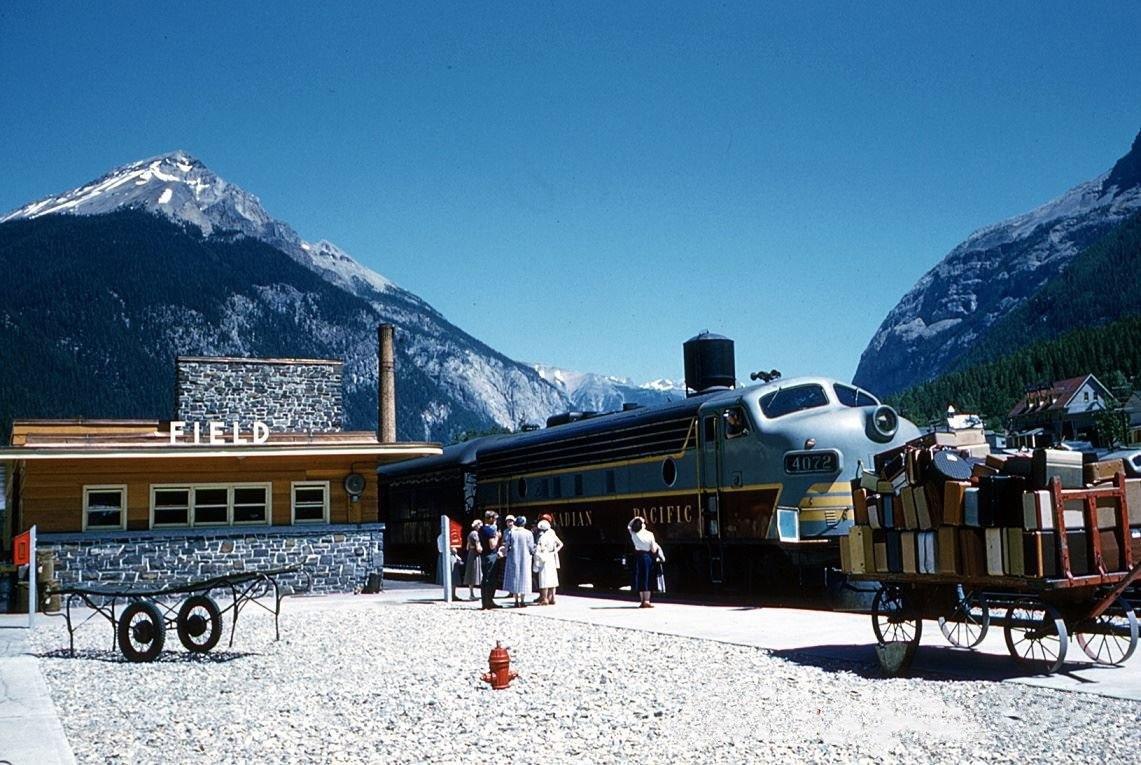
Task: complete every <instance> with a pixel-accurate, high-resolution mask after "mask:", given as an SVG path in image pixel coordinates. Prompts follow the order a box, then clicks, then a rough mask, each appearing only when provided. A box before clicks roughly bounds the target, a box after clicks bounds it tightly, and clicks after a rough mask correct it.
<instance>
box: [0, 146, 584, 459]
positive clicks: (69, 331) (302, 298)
mask: <svg viewBox="0 0 1141 765" xmlns="http://www.w3.org/2000/svg"><path fill="white" fill-rule="evenodd" d="M0 269H2V270H3V273H5V274H6V276H8V277H9V278H6V279H5V280H3V282H2V283H0V372H2V373H3V377H4V379H3V382H2V385H3V391H4V393H3V395H2V396H0V427H3V426H6V425H7V423H8V422H9V421H10V420H11V419H12V418H13V417H69V416H88V417H111V416H115V417H123V416H134V417H148V416H150V417H165V416H169V415H170V411H171V410H170V407H169V406H168V404H169V401H168V399H170V398H172V391H173V375H174V365H173V358H174V356H176V355H231V356H309V357H326V358H340V359H344V361H345V404H346V418H347V419H348V423H347V425H348V426H349V427H353V428H361V429H371V428H373V427H375V423H376V413H375V410H376V404H375V401H376V377H377V360H376V326H377V324H379V323H381V322H390V323H393V324H395V325H396V328H397V343H398V349H397V353H398V359H397V363H398V383H397V384H398V391H397V395H398V434H399V436H400V437H401V438H406V439H428V440H440V441H445V442H447V441H450V440H452V439H453V438H454V437H455V436H457V435H459V434H460V433H461V432H463V431H465V430H480V429H487V428H491V427H508V428H513V427H515V426H517V425H518V424H519V423H520V422H524V421H526V422H542V421H544V420H545V418H546V417H547V416H549V415H550V414H553V413H555V412H559V411H566V410H567V409H569V408H571V407H572V405H571V403H570V401H569V399H568V397H567V396H566V395H565V394H564V393H563V392H562V391H561V390H559V389H558V388H556V387H555V386H553V385H551V384H550V383H548V382H547V381H545V380H544V379H542V378H541V377H540V376H539V374H538V373H537V372H536V371H535V370H534V369H532V368H530V367H529V366H526V365H524V364H520V363H517V362H515V361H512V360H511V359H508V358H507V357H505V356H503V355H502V354H500V353H497V352H496V351H494V350H493V349H491V348H489V347H488V346H486V345H484V344H483V343H481V342H480V341H478V340H476V339H475V338H473V337H471V336H470V335H468V334H467V333H465V332H463V331H462V330H460V329H459V328H457V327H455V326H454V325H452V324H450V323H449V322H448V321H447V320H446V319H444V317H443V316H441V315H440V314H439V313H438V312H437V311H436V310H435V309H433V308H432V307H431V306H430V305H428V304H427V303H425V302H424V301H423V300H422V299H420V298H419V297H417V296H416V295H414V294H412V293H411V292H409V291H407V290H404V289H402V288H400V287H398V286H397V285H395V284H393V283H392V282H391V281H389V280H388V279H385V278H384V277H382V276H380V275H379V274H377V273H375V272H373V271H371V270H370V269H368V268H365V267H364V266H362V265H361V264H359V263H358V262H356V261H355V260H353V259H352V258H351V257H350V256H349V255H348V254H346V253H345V252H343V251H342V250H340V249H338V248H337V247H336V246H335V245H333V244H331V243H329V242H325V241H320V242H316V243H310V242H306V241H304V240H303V239H302V238H301V237H300V236H299V235H298V234H297V232H295V231H294V230H293V229H292V228H291V227H290V226H289V225H288V224H286V223H284V222H282V221H279V220H276V219H274V218H273V217H272V216H270V215H269V214H268V213H267V212H266V211H265V210H264V209H263V208H262V206H261V204H260V202H259V201H258V199H257V198H256V197H255V196H253V195H252V194H249V193H248V192H246V191H244V190H242V189H240V188H239V187H237V186H234V185H233V184H231V183H228V182H227V181H225V180H224V179H222V178H220V177H219V176H217V175H216V174H215V173H213V172H212V171H210V169H209V168H207V167H206V166H205V165H203V164H202V163H201V162H199V161H198V160H196V159H194V158H193V157H191V156H190V155H188V154H186V153H185V152H174V153H171V154H167V155H163V156H160V157H155V158H152V159H148V160H144V161H142V162H136V163H133V164H130V165H127V166H124V167H121V168H118V169H116V170H114V171H112V172H111V173H108V174H107V175H106V176H104V177H102V178H100V179H98V180H96V181H93V182H91V183H88V184H86V185H84V186H82V187H80V188H77V189H75V190H73V191H69V192H66V193H63V194H58V195H55V196H51V197H48V198H45V199H42V200H39V201H36V202H33V203H31V204H28V205H25V206H24V207H21V208H20V209H18V210H15V211H13V212H11V213H8V214H7V215H4V216H3V217H0ZM49 391H50V393H49Z"/></svg>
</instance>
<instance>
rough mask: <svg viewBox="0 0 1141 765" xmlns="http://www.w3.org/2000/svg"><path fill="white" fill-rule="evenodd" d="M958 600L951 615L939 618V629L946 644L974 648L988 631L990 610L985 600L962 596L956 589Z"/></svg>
mask: <svg viewBox="0 0 1141 765" xmlns="http://www.w3.org/2000/svg"><path fill="white" fill-rule="evenodd" d="M956 594H957V596H958V600H957V602H956V603H955V607H954V608H953V609H952V610H951V613H950V614H948V615H947V616H940V617H939V629H940V630H942V632H943V637H945V638H947V642H948V643H950V644H951V645H953V646H956V647H958V648H974V647H975V646H977V645H978V644H979V643H981V642H983V638H985V637H986V633H987V630H988V629H990V609H989V608H988V607H987V602H986V598H984V597H982V596H981V595H980V596H978V597H974V596H973V594H972V595H964V594H963V588H962V586H959V587H958V591H957V593H956Z"/></svg>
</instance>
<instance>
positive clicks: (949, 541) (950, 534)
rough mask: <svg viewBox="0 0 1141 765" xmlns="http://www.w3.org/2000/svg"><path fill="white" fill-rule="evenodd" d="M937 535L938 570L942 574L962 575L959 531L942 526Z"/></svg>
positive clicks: (952, 527) (951, 527)
mask: <svg viewBox="0 0 1141 765" xmlns="http://www.w3.org/2000/svg"><path fill="white" fill-rule="evenodd" d="M936 534H937V539H936V547H935V549H936V557H937V565H936V569H937V570H938V572H939V573H940V574H958V573H960V572H961V568H960V563H959V530H958V529H956V528H955V527H954V526H941V527H940V528H939V531H938V532H936Z"/></svg>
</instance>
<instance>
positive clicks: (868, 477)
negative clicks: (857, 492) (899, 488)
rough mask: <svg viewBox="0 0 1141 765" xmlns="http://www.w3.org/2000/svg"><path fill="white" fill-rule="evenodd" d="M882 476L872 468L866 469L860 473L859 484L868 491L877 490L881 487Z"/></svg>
mask: <svg viewBox="0 0 1141 765" xmlns="http://www.w3.org/2000/svg"><path fill="white" fill-rule="evenodd" d="M879 483H880V477H879V476H878V475H876V474H875V473H873V472H872V471H870V470H864V471H863V472H861V473H860V480H859V485H860V488H861V489H866V490H868V491H873V492H874V491H877V490H878V489H879Z"/></svg>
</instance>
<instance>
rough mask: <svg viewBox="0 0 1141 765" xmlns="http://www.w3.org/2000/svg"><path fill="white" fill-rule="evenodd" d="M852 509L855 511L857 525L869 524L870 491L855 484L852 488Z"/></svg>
mask: <svg viewBox="0 0 1141 765" xmlns="http://www.w3.org/2000/svg"><path fill="white" fill-rule="evenodd" d="M852 511H853V512H854V513H855V519H856V525H857V526H867V525H869V523H868V493H867V492H866V491H865V490H864V489H862V488H860V487H859V486H855V487H854V488H853V489H852Z"/></svg>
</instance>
